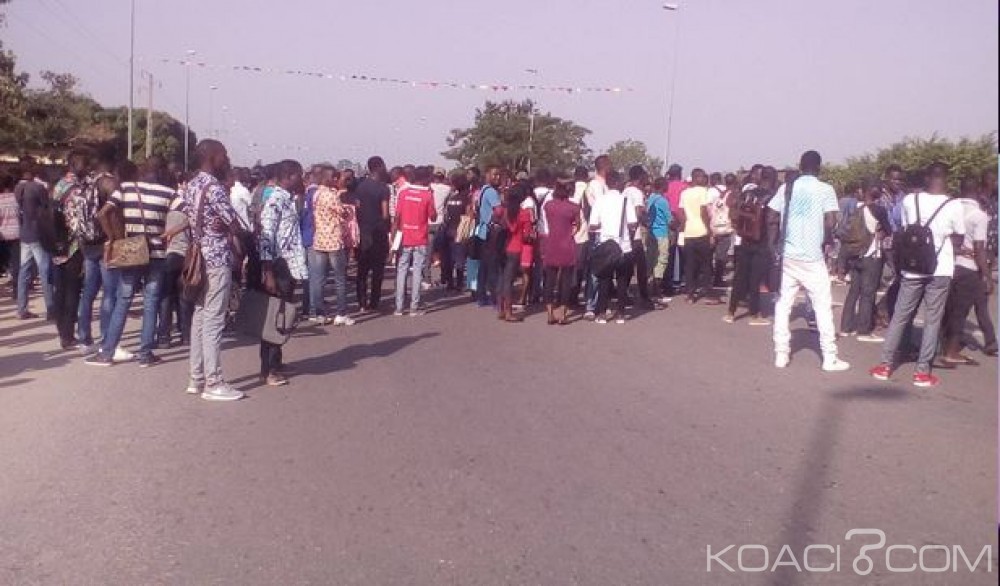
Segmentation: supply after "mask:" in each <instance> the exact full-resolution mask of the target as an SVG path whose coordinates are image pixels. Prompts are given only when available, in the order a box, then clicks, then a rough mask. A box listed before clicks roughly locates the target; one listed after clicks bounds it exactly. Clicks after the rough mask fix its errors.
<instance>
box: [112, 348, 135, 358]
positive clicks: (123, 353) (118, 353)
mask: <svg viewBox="0 0 1000 586" xmlns="http://www.w3.org/2000/svg"><path fill="white" fill-rule="evenodd" d="M111 359H112V360H114V361H115V362H130V361H132V360H135V354H133V353H131V352H129V351H128V350H126V349H124V348H122V347H121V346H119V347H117V348H115V353H114V355H113V356H112V357H111Z"/></svg>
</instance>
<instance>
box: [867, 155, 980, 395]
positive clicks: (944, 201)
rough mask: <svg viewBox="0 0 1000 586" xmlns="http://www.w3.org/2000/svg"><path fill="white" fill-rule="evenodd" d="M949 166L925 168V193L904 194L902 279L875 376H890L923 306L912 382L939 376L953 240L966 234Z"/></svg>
mask: <svg viewBox="0 0 1000 586" xmlns="http://www.w3.org/2000/svg"><path fill="white" fill-rule="evenodd" d="M948 171H949V169H948V166H947V165H946V164H944V163H940V162H938V163H932V164H931V165H930V166H929V167H928V168H927V175H926V185H927V188H926V191H921V192H919V193H915V194H910V195H907V196H906V197H905V198H903V205H902V212H903V214H902V220H903V221H902V225H903V229H902V231H901V232H900V234H899V236H898V238H897V239H896V242H895V244H896V262H897V265H898V267H899V269H900V271H901V275H902V280H901V281H900V286H899V296H898V298H897V300H896V307H895V310H894V311H893V314H892V321H891V322H890V323H889V329H888V330H887V331H886V335H885V343H884V344H883V346H882V362H881V363H880V364H878V365H877V366H875V367H873V368H872V369H871V370H870V371H869V373H870V374H871V376H872V377H873V378H875V379H877V380H889V378H890V377H891V376H892V373H893V371H894V369H895V367H896V365H897V362H896V350H897V349H898V347H899V344H900V342H902V340H903V335H904V333H905V331H906V328H907V326H908V325H909V324H910V321H911V320H912V319H913V317H914V316H915V315H916V313H917V308H918V307H920V304H921V301H923V304H924V330H923V335H922V339H921V342H920V354H919V356H918V358H917V368H916V372H914V374H913V384H914V385H915V386H918V387H923V388H927V387H933V386H935V385H937V384H938V382H939V381H938V378H937V377H936V376H935V375H934V374H932V373H931V361H932V360H933V359H934V353H935V352H936V351H937V345H938V333H939V332H940V330H941V320H942V318H943V317H944V310H945V305H946V304H947V302H948V291H949V289H950V287H951V278H952V276H953V274H954V272H955V253H954V248H953V244H952V239H953V238H958V239H959V240H958V245H959V246H961V240H960V238H961V237H962V236H964V235H965V217H964V213H963V210H962V205H961V204H960V203H958V202H953V200H952V198H951V197H950V196H949V195H948V188H947V184H948Z"/></svg>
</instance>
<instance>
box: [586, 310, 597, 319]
mask: <svg viewBox="0 0 1000 586" xmlns="http://www.w3.org/2000/svg"><path fill="white" fill-rule="evenodd" d="M595 317H597V316H596V315H595V314H594V312H593V311H588V312H587V313H585V314H583V319H585V320H588V321H594V318H595Z"/></svg>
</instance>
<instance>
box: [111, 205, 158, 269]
mask: <svg viewBox="0 0 1000 586" xmlns="http://www.w3.org/2000/svg"><path fill="white" fill-rule="evenodd" d="M135 197H136V199H138V200H139V221H140V223H142V230H143V232H145V231H146V210H145V208H143V206H142V193H140V192H139V188H138V186H136V189H135ZM104 260H105V261H106V262H107V265H108V268H112V269H128V268H137V267H144V266H146V265H148V264H149V237H148V236H147V235H146V234H145V233H143V234H139V235H136V236H127V237H125V238H122V239H120V240H110V241H109V242H108V248H107V250H106V251H105V256H104Z"/></svg>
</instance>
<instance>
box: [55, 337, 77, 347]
mask: <svg viewBox="0 0 1000 586" xmlns="http://www.w3.org/2000/svg"><path fill="white" fill-rule="evenodd" d="M59 345H60V346H62V349H63V350H74V349H76V345H77V341H76V339H75V338H71V339H69V340H62V341H60V343H59Z"/></svg>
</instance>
